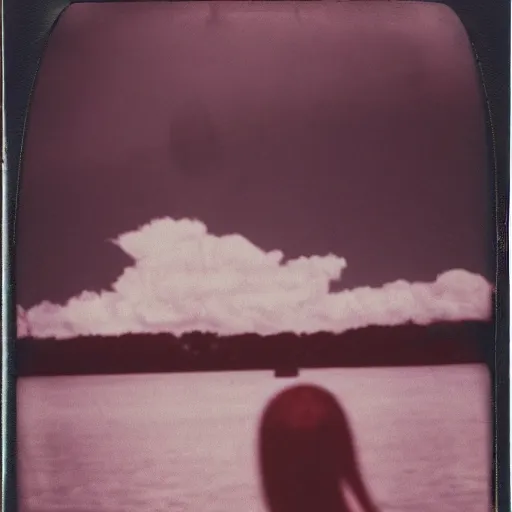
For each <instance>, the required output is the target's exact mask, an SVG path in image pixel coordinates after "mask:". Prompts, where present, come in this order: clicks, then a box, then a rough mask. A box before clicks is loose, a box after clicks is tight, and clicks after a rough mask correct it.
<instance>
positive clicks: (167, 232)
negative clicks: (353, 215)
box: [18, 218, 493, 338]
mask: <svg viewBox="0 0 512 512" xmlns="http://www.w3.org/2000/svg"><path fill="white" fill-rule="evenodd" d="M114 243H116V244H117V245H118V246H119V247H120V248H121V249H122V250H123V251H124V252H126V253H127V254H128V255H130V256H131V257H132V258H133V259H134V264H133V266H131V267H127V268H126V269H125V270H124V272H123V274H122V275H121V276H120V277H119V278H118V279H117V281H116V282H115V283H114V284H113V285H112V291H102V292H100V293H93V292H88V291H84V292H83V293H81V294H80V295H79V296H77V297H73V298H72V299H70V300H69V301H68V302H67V304H65V305H64V306H60V305H56V304H52V303H49V302H43V303H41V304H39V305H37V306H34V307H33V308H31V309H29V310H28V311H24V310H22V309H21V308H19V311H18V333H19V336H20V337H23V336H27V335H31V336H34V337H39V338H46V337H57V338H69V337H73V336H77V335H118V334H125V333H141V332H147V333H159V332H170V333H173V334H176V335H180V334H182V333H184V332H190V331H203V332H205V331H209V332H216V333H219V334H221V335H229V334H241V333H249V332H253V333H259V334H262V335H265V334H274V333H278V332H283V331H290V332H296V333H311V332H315V331H332V332H335V333H340V332H343V331H346V330H348V329H352V328H359V327H365V326H369V325H399V324H404V323H407V322H413V323H416V324H422V325H425V324H429V323H433V322H438V321H460V320H487V319H489V318H490V315H491V295H492V292H493V287H492V286H491V285H490V283H488V282H487V281H486V280H485V279H484V278H483V277H482V276H480V275H476V274H473V273H470V272H467V271H465V270H458V269H457V270H450V271H448V272H445V273H443V274H441V275H439V276H438V278H437V279H436V280H435V281H434V282H432V283H408V282H406V281H396V282H394V283H389V284H386V285H384V286H382V287H381V288H369V287H364V288H356V289H353V290H344V291H341V292H336V293H329V284H330V282H331V281H334V280H338V279H339V278H340V277H341V275H342V272H343V270H344V269H345V267H346V261H345V260H344V259H343V258H340V257H338V256H335V255H328V256H311V257H301V258H298V259H296V260H290V261H287V262H285V263H284V262H283V258H284V255H283V253H281V252H280V251H271V252H268V253H266V252H264V251H262V250H261V249H259V248H258V247H256V246H255V245H254V244H252V243H251V242H249V241H248V240H247V239H245V238H244V237H242V236H240V235H229V236H222V237H217V236H215V235H212V234H209V233H208V231H207V228H206V226H205V225H204V224H202V223H201V222H199V221H195V220H188V219H183V220H173V219H170V218H164V219H158V220H154V221H152V222H151V223H149V224H147V225H145V226H143V227H141V228H140V229H138V230H136V231H132V232H129V233H126V234H123V235H121V236H119V238H118V239H117V240H115V241H114Z"/></svg>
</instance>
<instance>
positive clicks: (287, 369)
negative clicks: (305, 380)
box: [274, 366, 299, 379]
mask: <svg viewBox="0 0 512 512" xmlns="http://www.w3.org/2000/svg"><path fill="white" fill-rule="evenodd" d="M274 375H275V376H276V377H277V378H278V379H279V378H291V377H298V376H299V369H298V368H297V367H296V366H280V367H278V368H276V370H275V372H274Z"/></svg>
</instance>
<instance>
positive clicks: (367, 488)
mask: <svg viewBox="0 0 512 512" xmlns="http://www.w3.org/2000/svg"><path fill="white" fill-rule="evenodd" d="M486 130H487V126H486V110H485V101H484V98H483V92H482V89H481V81H480V77H479V74H478V71H477V67H476V64H475V59H474V56H473V53H472V50H471V46H470V44H469V41H468V38H467V35H466V33H465V30H464V28H463V25H462V24H461V23H460V21H459V20H458V19H457V18H456V16H455V15H454V14H453V13H452V12H451V11H450V10H449V9H447V8H446V7H443V6H440V5H427V4H416V3H397V4H394V3H388V2H383V3H380V2H354V3H343V2H342V3H323V2H311V3H310V2H269V3H267V2H224V3H210V2H177V3H173V2H132V3H123V2H119V3H83V4H73V5H71V6H70V7H69V8H67V9H66V10H65V11H64V13H63V14H62V15H61V17H60V18H59V21H58V23H57V24H56V26H55V27H54V29H53V31H52V34H51V37H50V39H49V42H48V45H47V48H46V51H45V53H44V55H43V58H42V60H41V64H40V70H39V74H38V76H37V80H36V83H35V88H34V91H33V96H32V99H31V105H30V112H29V117H28V124H27V132H26V138H25V143H24V155H23V167H22V175H21V181H20V196H19V201H20V202H19V211H18V219H17V241H16V244H17V256H16V272H17V276H16V283H17V284H16V286H17V303H18V341H17V343H18V345H19V347H20V354H21V359H20V361H21V363H22V364H21V366H20V372H21V376H20V378H19V381H18V458H19V462H18V466H19V467H18V472H19V474H18V478H19V485H20V510H21V512H61V511H70V512H96V511H99V510H101V511H102V512H120V511H138V512H139V511H141V510H142V511H145V512H160V511H161V512H164V511H165V512H202V511H205V510H209V511H211V512H234V511H240V510H246V511H248V512H263V511H265V510H269V511H271V512H287V511H294V512H301V511H306V510H307V511H309V512H310V511H311V510H318V511H320V510H322V512H334V511H337V512H340V511H348V510H354V511H355V510H367V511H376V510H379V511H382V512H402V511H403V512H405V511H410V510H414V511H416V512H430V511H432V512H433V511H436V512H438V511H446V512H449V511H461V510H465V511H467V512H481V511H483V510H490V507H491V500H492V479H491V466H492V442H491V440H492V417H491V410H492V386H491V374H492V368H489V366H488V365H487V360H486V355H485V354H486V353H487V351H488V350H491V349H492V344H493V342H494V339H493V334H492V326H493V315H492V310H493V308H492V305H493V293H494V279H495V277H494V276H495V269H494V252H493V251H494V248H493V229H494V221H493V198H494V189H493V183H494V181H493V176H492V172H493V171H492V168H491V165H490V162H489V151H488V147H487V138H486V137H487V136H486ZM275 347H279V351H278V352H279V353H277V352H276V353H273V352H272V351H273V350H274V351H276V350H277V348H275ZM294 347H295V348H297V347H299V348H300V350H295V349H294ZM287 350H288V351H289V353H290V354H291V353H293V357H291V356H290V358H289V359H287V356H286V354H287V353H288V352H287ZM294 358H295V359H294ZM272 361H278V362H279V365H280V367H279V368H277V366H279V365H278V364H277V363H276V365H274V366H276V368H274V367H273V364H272ZM283 361H284V362H283ZM287 361H288V362H287ZM287 364H288V365H289V367H287ZM234 370H236V371H234ZM274 370H276V371H277V377H280V376H282V377H284V378H276V372H275V371H274ZM357 507H359V508H357Z"/></svg>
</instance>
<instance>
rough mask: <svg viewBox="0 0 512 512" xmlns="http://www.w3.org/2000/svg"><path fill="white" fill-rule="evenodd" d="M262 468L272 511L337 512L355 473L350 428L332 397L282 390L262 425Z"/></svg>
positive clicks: (313, 390)
mask: <svg viewBox="0 0 512 512" xmlns="http://www.w3.org/2000/svg"><path fill="white" fill-rule="evenodd" d="M259 451H260V468H261V476H262V483H263V491H264V494H265V497H266V500H267V504H268V506H269V508H270V510H271V512H302V511H304V512H306V511H307V512H315V511H318V512H341V511H344V510H346V505H345V502H344V499H343V495H342V492H341V486H342V483H343V480H344V479H347V480H352V475H353V474H355V473H357V467H356V457H355V451H354V446H353V442H352V436H351V433H350V428H349V424H348V421H347V418H346V416H345V413H344V412H343V410H342V408H341V407H340V405H339V403H338V402H337V400H336V398H335V397H334V396H333V395H331V394H330V393H329V392H328V391H325V390H323V389H321V388H319V387H316V386H312V385H298V386H294V387H292V388H289V389H286V390H285V391H283V392H281V393H279V394H278V395H277V396H276V397H275V398H273V399H272V400H271V401H270V403H269V404H268V405H267V407H266V409H265V411H264V413H263V418H262V421H261V426H260V437H259Z"/></svg>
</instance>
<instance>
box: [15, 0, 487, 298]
mask: <svg viewBox="0 0 512 512" xmlns="http://www.w3.org/2000/svg"><path fill="white" fill-rule="evenodd" d="M246 7H247V6H246ZM250 9H251V14H247V9H246V10H245V13H244V6H243V5H242V6H240V4H238V5H237V4H231V6H229V7H220V8H219V9H217V10H215V11H211V10H210V9H209V8H208V6H207V5H205V4H201V5H197V6H195V7H193V8H192V7H187V5H186V4H170V3H169V4H166V3H142V4H124V5H123V4H117V5H115V4H105V5H101V4H90V5H88V4H82V5H74V6H73V7H71V8H70V9H68V11H67V12H66V13H65V15H64V16H63V17H62V18H61V21H60V22H59V23H58V25H57V28H56V29H55V31H54V34H53V36H52V38H51V41H50V44H49V46H48V49H47V52H46V54H45V57H44V59H43V62H42V66H41V71H40V74H39V77H38V80H37V86H36V90H35V94H34V96H33V103H32V109H31V113H30V119H29V128H28V133H27V138H26V145H25V151H26V152H25V161H24V168H23V178H22V190H21V196H20V200H21V209H20V212H19V224H18V228H19V231H18V239H17V247H18V260H17V263H18V266H17V272H18V279H17V283H18V288H17V289H18V301H19V302H20V303H21V304H22V305H24V306H26V307H28V306H31V305H33V304H35V303H37V302H40V301H42V300H45V299H48V300H52V301H55V302H64V301H65V300H67V299H68V298H70V297H71V296H73V295H76V294H78V293H80V292H81V291H82V290H84V289H88V290H100V289H104V288H108V287H109V285H110V284H111V283H112V282H113V281H114V279H115V278H116V277H117V276H118V275H119V274H120V273H121V271H122V269H123V267H125V266H126V265H128V264H129V263H130V260H129V258H128V257H127V256H125V255H124V254H123V253H122V252H121V250H120V249H119V248H117V247H115V246H114V245H112V244H110V243H108V242H107V240H108V239H112V238H114V237H116V236H117V235H119V234H120V233H123V232H126V231H129V230H133V229H135V228H137V227H138V226H140V225H142V224H143V223H145V222H147V221H149V220H151V219H153V218H156V217H161V216H171V217H173V218H176V219H179V218H182V217H195V218H198V219H200V220H201V221H203V222H205V223H206V225H207V226H208V228H209V229H210V230H211V231H212V232H214V233H215V234H219V235H220V234H228V233H234V232H235V233H240V234H242V235H244V236H245V237H246V238H248V239H249V240H251V241H252V242H253V243H255V244H256V245H258V246H260V247H261V248H263V249H265V250H271V249H281V250H283V251H284V253H285V255H286V257H290V258H291V257H297V256H299V255H312V254H319V255H325V254H326V253H329V252H334V253H335V254H337V255H339V256H343V257H345V258H346V259H347V261H348V269H347V271H346V273H345V275H344V278H343V283H344V285H345V286H347V287H354V286H359V285H372V286H377V285H381V284H383V283H384V282H388V281H392V280H396V279H399V278H403V279H407V280H410V281H412V280H433V279H434V278H435V277H436V275H437V274H438V273H440V272H443V271H445V270H448V269H451V268H465V269H467V270H470V271H474V272H478V273H481V274H483V275H485V276H487V277H489V278H492V273H491V265H490V258H489V256H490V248H489V241H490V238H489V236H490V235H489V233H490V231H489V227H490V225H491V224H490V222H491V221H490V218H489V201H488V199H489V195H488V189H487V188H486V187H487V181H486V180H487V178H486V172H490V170H489V171H488V170H487V169H486V153H485V146H484V143H485V141H484V138H483V134H484V124H483V111H482V109H481V104H482V101H481V98H480V92H479V89H478V83H477V78H476V74H475V70H474V66H473V61H472V57H471V55H470V53H469V51H468V46H467V42H466V40H465V34H464V32H463V31H462V29H461V27H459V26H458V25H457V24H455V25H454V18H453V17H452V16H451V15H450V13H449V11H446V10H444V9H441V10H440V8H439V7H438V6H428V7H421V6H419V7H418V6H415V5H404V6H401V7H400V6H393V5H392V4H388V3H384V4H377V5H375V6H374V9H375V10H371V8H368V7H365V6H363V5H361V4H328V5H321V4H310V5H305V6H303V7H301V9H300V11H298V10H297V9H294V8H293V7H292V6H288V7H279V6H276V5H273V6H271V7H266V8H265V9H267V11H266V12H265V10H264V9H263V8H262V7H258V6H257V5H253V6H252V7H250ZM270 9H272V10H273V13H271V11H270ZM228 11H229V12H228ZM269 13H270V14H269ZM384 13H388V15H389V20H390V21H389V23H386V24H382V18H383V14H384Z"/></svg>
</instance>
